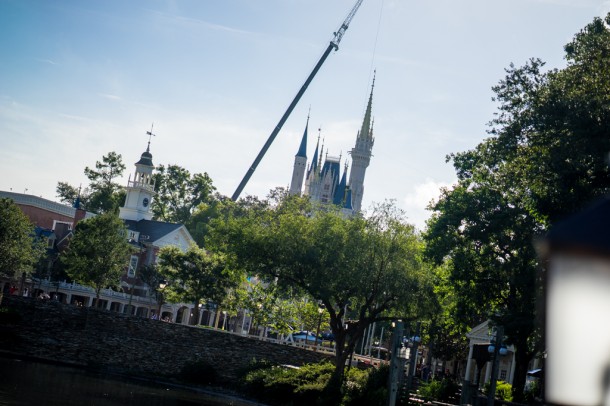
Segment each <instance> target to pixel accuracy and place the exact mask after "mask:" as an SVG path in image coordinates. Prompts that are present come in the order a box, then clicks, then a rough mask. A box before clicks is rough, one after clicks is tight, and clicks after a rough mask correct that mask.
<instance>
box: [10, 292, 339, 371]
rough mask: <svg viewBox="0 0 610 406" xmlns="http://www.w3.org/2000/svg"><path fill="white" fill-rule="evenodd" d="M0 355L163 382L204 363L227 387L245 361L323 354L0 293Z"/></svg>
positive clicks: (310, 358) (312, 358) (289, 360)
mask: <svg viewBox="0 0 610 406" xmlns="http://www.w3.org/2000/svg"><path fill="white" fill-rule="evenodd" d="M0 350H2V351H4V352H6V353H10V354H13V355H21V356H27V357H34V358H38V359H43V360H50V361H59V362H67V363H72V364H76V365H82V366H87V367H96V368H101V369H106V370H111V371H115V372H122V373H128V374H133V375H140V376H159V377H171V376H174V375H176V374H177V373H179V372H180V370H181V369H182V367H183V366H184V365H185V364H187V363H190V362H194V361H198V360H202V361H205V362H207V363H209V364H210V365H211V366H212V367H213V368H214V369H215V370H216V372H217V373H218V376H219V379H220V380H221V381H223V382H225V383H226V382H233V381H235V380H236V379H237V376H238V372H239V371H240V370H241V369H242V368H244V367H245V366H247V365H248V364H249V362H250V361H251V360H252V359H257V360H268V361H270V362H274V363H280V364H291V365H302V364H304V363H311V362H317V361H320V360H321V359H324V358H328V356H327V355H323V354H320V353H316V352H313V351H308V350H304V349H301V348H297V347H292V346H289V345H283V344H275V343H270V342H265V341H261V340H257V339H254V338H249V337H243V336H239V335H235V334H230V333H227V332H223V331H217V330H211V329H205V328H200V327H189V326H184V325H179V324H172V323H165V322H161V321H157V320H150V319H143V318H138V317H133V316H127V315H123V314H117V313H113V312H110V311H106V310H96V309H93V308H87V307H75V306H71V305H64V304H61V303H58V302H54V301H42V300H38V299H32V298H23V297H18V296H4V298H3V300H2V305H1V306H0Z"/></svg>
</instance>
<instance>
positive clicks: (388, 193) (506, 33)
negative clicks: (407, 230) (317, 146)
mask: <svg viewBox="0 0 610 406" xmlns="http://www.w3.org/2000/svg"><path fill="white" fill-rule="evenodd" d="M353 4H354V0H222V1H212V0H198V1H177V0H176V1H169V0H166V1H160V0H159V1H155V0H146V1H144V0H133V1H122V0H121V1H119V0H105V1H101V0H99V1H86V2H85V1H76V0H72V1H61V0H55V1H29V0H0V170H1V171H2V173H3V174H4V175H3V176H2V177H0V190H11V189H12V190H13V191H15V192H20V193H22V192H24V191H26V189H27V193H31V194H35V195H38V196H43V197H45V198H48V199H52V200H55V199H56V197H55V187H56V185H57V182H58V181H65V182H68V183H71V184H73V185H78V184H81V183H82V184H86V177H85V176H84V174H83V170H84V168H85V167H86V166H94V164H95V161H97V160H100V159H101V157H102V156H103V155H105V154H107V153H108V152H110V151H116V152H117V153H120V154H121V155H122V156H123V160H124V162H125V163H126V164H127V171H126V172H125V177H124V179H123V180H122V182H123V183H126V179H127V176H128V175H129V173H131V172H133V165H132V164H133V163H134V162H136V161H137V160H138V158H139V156H140V154H141V153H142V152H143V151H144V149H145V148H146V142H147V140H148V138H147V136H146V131H147V130H149V129H150V126H151V123H152V122H154V123H155V124H154V132H155V133H156V134H157V137H155V138H153V140H152V144H151V152H152V154H153V161H154V162H155V164H165V165H167V164H178V165H181V166H183V167H184V168H186V169H188V170H189V171H191V173H197V172H207V173H208V174H209V175H210V176H211V177H212V179H213V180H214V183H215V185H216V186H217V188H218V190H219V191H220V192H221V193H223V194H225V195H229V196H230V195H231V194H232V193H233V192H234V190H235V188H236V187H237V185H238V184H239V182H240V180H241V179H242V177H243V175H244V174H245V172H246V170H247V168H248V167H249V165H250V164H251V163H252V161H253V160H254V158H255V156H256V154H257V153H258V151H259V150H260V148H261V147H262V146H263V144H264V142H265V141H266V139H267V137H268V135H269V133H270V132H271V131H272V129H273V128H274V127H275V125H276V123H277V121H278V120H279V118H280V117H281V115H282V114H283V113H284V110H285V109H286V107H287V106H288V104H289V103H290V101H291V100H292V98H293V97H294V95H295V94H296V92H297V91H298V89H299V88H300V86H301V84H302V83H303V81H304V80H305V78H306V77H307V75H308V74H309V72H310V71H311V69H312V68H313V66H314V65H315V63H316V62H317V60H318V58H319V57H320V55H321V54H322V52H323V51H324V49H325V48H326V46H327V44H328V41H329V40H330V39H331V38H332V33H333V31H335V30H337V29H338V27H339V25H340V23H341V22H342V21H343V19H344V18H345V16H346V15H347V13H348V11H349V10H350V9H351V7H352V6H353ZM609 11H610V2H609V1H606V0H462V1H460V0H435V1H430V0H414V1H409V0H364V2H363V4H362V6H361V8H360V10H359V11H358V13H357V14H356V16H355V17H354V19H353V21H352V23H351V25H350V28H349V29H348V30H347V32H346V34H345V36H344V37H343V40H342V42H341V45H340V49H339V51H338V52H334V53H332V54H331V55H330V56H329V58H328V60H327V61H326V63H325V64H324V66H323V67H322V69H321V70H320V72H319V73H318V75H317V76H316V78H315V79H314V81H313V83H312V84H311V85H310V87H309V89H308V90H307V92H306V93H305V95H304V96H303V98H302V99H301V102H300V103H299V105H298V106H297V108H296V109H295V110H294V112H293V113H292V115H291V117H290V119H289V120H288V121H287V122H286V124H285V125H284V128H283V130H282V131H281V132H280V134H279V136H278V137H277V139H276V141H275V142H274V144H273V145H272V147H271V149H270V150H269V152H268V153H267V155H266V156H265V158H264V159H263V161H262V162H261V164H260V165H259V167H258V169H257V171H256V172H255V174H254V176H253V177H252V178H251V180H250V182H249V184H248V186H247V187H246V189H245V191H244V194H254V195H259V196H263V195H265V194H266V193H267V191H268V190H269V189H270V188H273V187H275V186H288V183H289V182H290V179H291V171H292V164H293V160H294V154H295V153H296V152H297V149H298V147H299V142H300V137H301V135H302V132H303V128H304V125H305V121H306V118H307V112H308V110H309V108H310V107H311V121H310V142H309V154H308V155H309V157H311V156H312V155H313V148H314V143H315V139H316V136H317V128H319V127H321V129H322V130H321V134H322V137H323V138H324V139H325V144H326V146H327V147H328V148H329V154H331V155H339V154H341V153H342V154H343V157H345V156H346V152H347V151H348V150H349V149H351V147H352V146H353V144H354V141H355V137H356V132H357V131H358V129H359V128H360V125H361V120H362V117H363V114H364V109H365V107H366V102H367V97H368V93H369V91H370V85H371V80H372V74H373V69H376V70H377V79H376V83H375V92H374V99H373V115H374V118H375V126H374V132H375V137H376V143H375V147H374V149H373V154H374V157H373V158H372V161H371V165H370V166H369V169H368V171H367V177H366V181H365V191H364V204H363V206H364V207H370V205H371V204H372V203H373V202H381V201H383V200H385V199H395V200H396V201H397V204H398V205H399V206H400V207H402V208H403V209H405V210H406V212H407V216H408V218H409V220H410V221H412V222H413V223H415V224H416V225H417V226H418V227H420V228H422V227H423V226H424V221H425V219H426V218H427V217H428V213H427V212H426V211H425V206H426V205H427V202H428V201H429V200H430V199H432V198H434V197H435V196H437V195H438V188H439V187H440V186H443V185H449V184H451V183H452V182H453V181H454V179H455V176H454V172H453V169H452V167H451V166H450V165H449V164H446V163H445V156H446V155H447V154H449V153H451V152H458V151H463V150H466V149H470V148H473V147H474V146H475V145H476V144H477V143H478V142H480V141H481V140H482V139H484V138H485V137H486V129H487V126H486V123H487V122H489V121H490V120H491V119H492V118H493V113H494V111H495V109H496V106H495V105H494V103H493V102H492V101H491V97H492V96H493V94H492V91H491V87H492V86H493V85H494V84H496V83H497V82H498V80H500V79H501V78H502V77H503V74H504V69H505V68H506V67H508V65H509V64H510V63H511V62H513V63H515V65H522V64H523V63H524V62H525V61H526V60H527V59H529V58H531V57H538V58H541V59H542V60H544V61H546V62H547V67H548V68H561V67H563V66H564V65H565V61H564V59H563V45H564V44H565V43H567V42H568V41H569V40H570V39H571V38H572V36H573V35H574V34H575V33H576V32H578V31H579V30H580V29H582V28H583V27H584V26H585V25H586V24H587V23H589V22H590V21H591V20H592V19H593V17H595V16H604V15H605V14H606V13H608V12H609Z"/></svg>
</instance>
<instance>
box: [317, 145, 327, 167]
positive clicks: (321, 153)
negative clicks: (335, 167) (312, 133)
mask: <svg viewBox="0 0 610 406" xmlns="http://www.w3.org/2000/svg"><path fill="white" fill-rule="evenodd" d="M325 141H326V140H325V139H324V138H322V148H321V149H320V161H319V162H318V168H321V167H322V155H324V142H325ZM326 153H327V154H328V151H327V152H326Z"/></svg>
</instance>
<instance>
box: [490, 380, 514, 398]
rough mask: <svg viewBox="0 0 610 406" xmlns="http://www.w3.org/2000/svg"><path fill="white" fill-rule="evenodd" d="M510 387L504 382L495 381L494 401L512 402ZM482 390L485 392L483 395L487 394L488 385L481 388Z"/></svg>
mask: <svg viewBox="0 0 610 406" xmlns="http://www.w3.org/2000/svg"><path fill="white" fill-rule="evenodd" d="M512 389H513V387H512V385H511V384H510V383H508V382H504V381H496V396H495V398H496V399H500V400H506V401H509V402H510V401H512V400H513V393H512ZM483 390H484V391H485V393H489V384H488V383H486V384H485V386H484V387H483Z"/></svg>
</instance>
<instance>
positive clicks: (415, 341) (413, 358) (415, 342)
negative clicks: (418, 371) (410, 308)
mask: <svg viewBox="0 0 610 406" xmlns="http://www.w3.org/2000/svg"><path fill="white" fill-rule="evenodd" d="M420 329H421V323H419V322H418V323H417V333H416V335H415V336H413V338H412V339H411V350H410V351H409V374H408V376H407V393H409V391H410V390H411V387H412V386H413V375H415V366H416V363H417V352H418V347H419V343H421V337H420V336H419V334H420Z"/></svg>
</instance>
